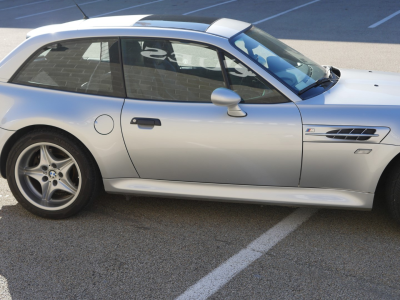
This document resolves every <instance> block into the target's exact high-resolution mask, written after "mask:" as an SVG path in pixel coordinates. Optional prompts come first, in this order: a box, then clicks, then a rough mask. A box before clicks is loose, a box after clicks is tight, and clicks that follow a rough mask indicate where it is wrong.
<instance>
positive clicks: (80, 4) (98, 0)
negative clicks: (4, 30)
mask: <svg viewBox="0 0 400 300" xmlns="http://www.w3.org/2000/svg"><path fill="white" fill-rule="evenodd" d="M100 1H104V0H95V1H89V2H84V3H78V4H79V6H82V5H86V4H90V3H95V2H100ZM72 7H75V8H76V6H75V5H70V6H64V7H61V8H57V9H52V10H46V11H42V12H40V13H36V14H31V15H26V16H22V17H18V18H15V19H16V20H19V19H23V18H29V17H33V16H38V15H43V14H47V13H50V12H53V11H58V10H63V9H67V8H72Z"/></svg>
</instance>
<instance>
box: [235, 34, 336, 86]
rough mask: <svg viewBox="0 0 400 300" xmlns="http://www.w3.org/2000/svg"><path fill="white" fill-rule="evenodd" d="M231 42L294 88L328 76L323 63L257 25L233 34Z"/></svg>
mask: <svg viewBox="0 0 400 300" xmlns="http://www.w3.org/2000/svg"><path fill="white" fill-rule="evenodd" d="M231 42H232V43H233V45H234V46H236V47H237V48H239V49H240V50H241V51H243V52H244V53H246V54H247V55H248V56H249V57H250V58H251V59H253V60H254V61H256V62H258V63H259V64H261V65H263V66H264V67H265V68H266V69H267V70H268V71H270V72H271V73H272V74H274V75H276V76H277V77H278V78H280V79H281V80H282V81H283V82H285V83H286V84H287V85H288V86H290V87H291V88H292V89H293V90H295V91H296V92H298V91H301V90H302V89H304V88H305V87H307V86H309V85H311V84H313V83H314V82H316V81H317V80H318V79H321V78H326V77H328V76H329V72H328V71H327V70H326V69H325V68H324V67H322V66H320V65H319V64H317V63H316V62H314V61H312V60H311V59H309V58H307V57H305V56H304V55H302V54H301V53H299V52H297V51H296V50H294V49H292V48H291V47H289V46H288V45H286V44H284V43H282V42H281V41H279V40H277V39H276V38H274V37H273V36H271V35H269V34H268V33H266V32H264V31H262V30H261V29H259V28H257V27H254V26H253V27H252V28H251V29H249V30H248V31H246V32H245V33H241V34H239V35H237V36H235V37H234V38H233V39H232V40H231Z"/></svg>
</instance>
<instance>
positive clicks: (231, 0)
mask: <svg viewBox="0 0 400 300" xmlns="http://www.w3.org/2000/svg"><path fill="white" fill-rule="evenodd" d="M235 1H236V0H230V1H226V2H222V3H218V4H214V5H210V6H207V7H203V8H200V9H196V10H192V11H189V12H187V13H184V14H182V15H184V16H186V15H190V14H192V13H195V12H197V11H201V10H205V9H209V8H211V7H215V6H219V5H222V4H227V3H231V2H235Z"/></svg>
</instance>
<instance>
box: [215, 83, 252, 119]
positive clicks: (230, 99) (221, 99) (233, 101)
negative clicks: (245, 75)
mask: <svg viewBox="0 0 400 300" xmlns="http://www.w3.org/2000/svg"><path fill="white" fill-rule="evenodd" d="M241 100H242V98H240V96H239V95H238V94H237V93H235V92H234V91H232V90H229V89H226V88H217V89H215V90H214V91H213V92H212V94H211V102H212V103H214V104H215V105H218V106H227V107H228V115H229V116H231V117H245V116H247V114H246V113H245V112H244V111H243V110H241V109H240V107H239V105H238V104H239V102H240V101H241Z"/></svg>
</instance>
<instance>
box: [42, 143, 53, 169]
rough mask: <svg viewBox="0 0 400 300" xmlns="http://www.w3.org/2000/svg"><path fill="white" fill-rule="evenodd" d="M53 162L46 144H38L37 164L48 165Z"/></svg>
mask: <svg viewBox="0 0 400 300" xmlns="http://www.w3.org/2000/svg"><path fill="white" fill-rule="evenodd" d="M53 162H54V158H53V155H52V154H51V153H50V152H49V148H48V146H46V145H40V162H39V166H50V165H51V164H52V163H53Z"/></svg>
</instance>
